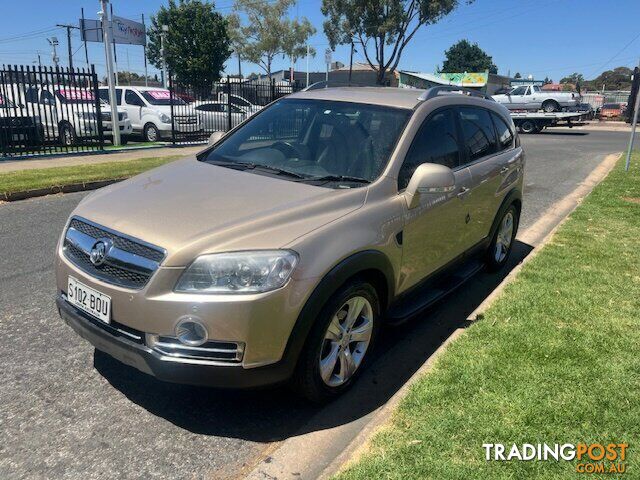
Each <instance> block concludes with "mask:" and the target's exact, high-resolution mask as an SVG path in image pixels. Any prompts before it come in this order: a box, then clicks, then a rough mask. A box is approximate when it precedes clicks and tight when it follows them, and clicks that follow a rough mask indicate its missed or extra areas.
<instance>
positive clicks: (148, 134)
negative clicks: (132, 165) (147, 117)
mask: <svg viewBox="0 0 640 480" xmlns="http://www.w3.org/2000/svg"><path fill="white" fill-rule="evenodd" d="M143 137H144V141H145V142H157V141H158V140H159V139H160V132H159V131H158V127H156V126H155V125H154V124H153V123H147V124H146V125H145V126H144V131H143Z"/></svg>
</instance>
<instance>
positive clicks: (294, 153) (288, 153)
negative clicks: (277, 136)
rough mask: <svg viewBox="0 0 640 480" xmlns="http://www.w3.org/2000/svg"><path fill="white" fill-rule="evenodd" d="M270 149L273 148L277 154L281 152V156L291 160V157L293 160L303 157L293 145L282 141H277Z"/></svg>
mask: <svg viewBox="0 0 640 480" xmlns="http://www.w3.org/2000/svg"><path fill="white" fill-rule="evenodd" d="M271 147H272V148H275V149H276V150H278V151H279V152H282V154H283V155H284V156H285V157H286V158H291V157H293V158H303V157H304V155H303V153H302V151H301V150H300V149H299V148H298V147H296V146H295V145H294V144H292V143H291V142H286V141H284V140H278V141H277V142H275V143H274V144H273V145H271Z"/></svg>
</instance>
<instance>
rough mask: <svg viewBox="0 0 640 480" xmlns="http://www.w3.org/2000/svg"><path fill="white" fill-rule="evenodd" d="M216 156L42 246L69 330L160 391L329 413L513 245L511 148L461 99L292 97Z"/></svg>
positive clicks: (79, 210)
mask: <svg viewBox="0 0 640 480" xmlns="http://www.w3.org/2000/svg"><path fill="white" fill-rule="evenodd" d="M211 143H212V145H210V146H209V147H208V148H206V149H204V150H203V151H202V152H200V153H199V154H198V155H197V156H196V157H195V158H188V159H184V160H179V161H176V162H173V163H170V164H167V165H166V166H163V167H160V168H158V169H155V170H152V171H149V172H146V173H144V174H143V175H140V176H138V177H134V178H132V179H129V180H127V181H125V182H122V183H119V184H114V185H111V186H108V187H105V188H103V189H101V190H99V191H97V192H95V193H93V194H92V195H89V196H88V197H85V198H84V199H83V200H82V202H80V204H79V205H78V206H77V207H76V209H75V210H74V211H73V212H72V213H71V215H70V218H69V220H68V222H67V224H66V226H65V228H64V230H63V232H62V234H61V236H60V240H59V243H58V246H57V250H56V260H55V264H56V278H57V292H58V295H57V299H56V302H57V307H58V310H59V312H60V314H61V316H62V317H63V318H64V320H65V321H66V322H67V323H68V325H70V326H71V327H72V328H73V329H74V330H75V331H76V332H77V333H78V334H79V335H81V336H82V337H84V338H85V339H86V340H88V341H89V342H91V343H92V344H93V345H94V346H95V347H96V348H97V349H99V350H102V351H104V352H106V353H107V354H109V355H111V356H113V357H114V358H116V359H118V360H120V361H121V362H123V363H125V364H128V365H131V366H133V367H135V368H137V369H139V370H141V371H142V372H146V373H148V374H150V375H154V376H156V377H157V378H159V379H161V380H165V381H171V382H179V383H187V384H198V385H210V386H221V387H233V388H239V387H256V386H263V385H268V384H275V383H281V382H287V381H289V382H292V383H293V384H294V385H295V386H296V387H297V389H298V390H299V391H300V392H301V393H302V394H304V395H305V396H306V397H308V398H310V399H311V400H314V401H318V402H320V401H324V400H328V399H330V398H333V397H335V396H337V395H338V394H340V393H342V392H343V391H344V390H345V389H347V388H349V386H350V385H352V384H353V382H354V380H355V379H356V378H357V376H358V374H359V373H360V372H361V371H362V370H363V368H364V366H365V364H366V362H367V360H368V359H369V358H370V357H371V351H372V348H373V345H374V343H375V341H376V338H377V337H378V336H379V334H380V332H381V331H382V330H381V327H382V326H383V323H391V324H395V323H400V322H402V321H404V320H406V319H409V318H412V317H415V316H416V315H417V314H418V313H420V312H422V311H424V310H425V309H426V308H428V307H429V306H431V305H432V304H433V303H434V302H436V301H438V300H439V299H441V298H442V297H443V296H444V295H445V294H446V293H448V292H450V291H451V290H453V289H454V288H456V287H457V286H459V285H461V284H462V283H463V282H464V281H465V280H466V279H468V278H470V277H471V276H472V275H473V274H474V273H475V272H477V271H478V270H479V269H481V268H483V267H487V268H489V269H491V270H497V269H500V268H502V267H503V266H504V265H505V264H506V262H507V260H508V258H509V254H510V252H511V250H512V248H513V245H514V239H515V235H516V231H517V229H518V220H519V217H520V211H521V207H522V189H523V170H524V164H525V160H524V153H523V150H522V147H521V145H520V142H519V138H518V134H517V133H516V130H515V127H514V124H513V121H512V120H511V117H510V115H509V111H508V110H507V109H506V108H504V107H503V106H502V105H500V104H499V103H496V102H494V101H492V100H490V99H487V98H486V97H484V96H483V95H480V94H478V93H476V92H471V91H466V90H461V89H459V88H457V87H456V88H451V87H434V88H432V89H429V90H426V91H420V90H407V89H396V88H382V87H380V88H353V87H352V88H326V89H319V90H312V91H306V92H299V93H296V94H293V95H290V96H288V97H285V98H282V99H279V100H277V101H276V102H274V103H272V104H271V105H270V106H268V107H266V108H265V109H263V110H262V111H260V112H259V113H258V114H256V115H254V116H253V117H251V118H250V119H248V120H247V121H246V122H244V123H242V124H240V125H239V126H238V127H236V128H235V129H233V130H232V131H230V132H227V133H226V134H225V133H223V132H216V133H214V134H213V135H212V139H211Z"/></svg>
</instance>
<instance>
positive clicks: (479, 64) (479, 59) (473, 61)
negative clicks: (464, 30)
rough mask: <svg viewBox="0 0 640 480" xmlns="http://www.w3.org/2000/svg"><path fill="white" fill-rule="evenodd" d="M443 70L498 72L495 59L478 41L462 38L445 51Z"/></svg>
mask: <svg viewBox="0 0 640 480" xmlns="http://www.w3.org/2000/svg"><path fill="white" fill-rule="evenodd" d="M444 55H445V61H444V63H443V64H442V71H443V72H484V71H485V70H489V73H498V67H496V66H495V65H494V63H493V59H492V58H491V57H490V56H489V55H487V54H486V53H485V52H484V50H482V49H481V48H480V47H479V46H478V44H477V43H474V44H473V45H472V44H471V43H470V42H469V41H468V40H460V41H459V42H458V43H456V44H454V45H452V46H451V47H450V48H449V50H447V51H446V52H444Z"/></svg>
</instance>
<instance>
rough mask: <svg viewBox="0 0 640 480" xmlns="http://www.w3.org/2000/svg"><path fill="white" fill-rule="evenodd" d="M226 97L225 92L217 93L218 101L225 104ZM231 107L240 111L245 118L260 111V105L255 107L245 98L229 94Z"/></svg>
mask: <svg viewBox="0 0 640 480" xmlns="http://www.w3.org/2000/svg"><path fill="white" fill-rule="evenodd" d="M227 96H228V94H227V93H226V92H219V93H218V101H220V102H223V103H227V102H228V100H227ZM231 105H233V106H235V107H237V108H239V109H240V110H242V111H243V112H244V113H246V114H247V116H251V115H253V114H255V113H258V112H259V111H260V110H262V107H261V106H260V105H255V104H253V103H251V102H250V101H249V100H247V99H246V98H244V97H242V96H240V95H234V94H233V93H232V94H231Z"/></svg>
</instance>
